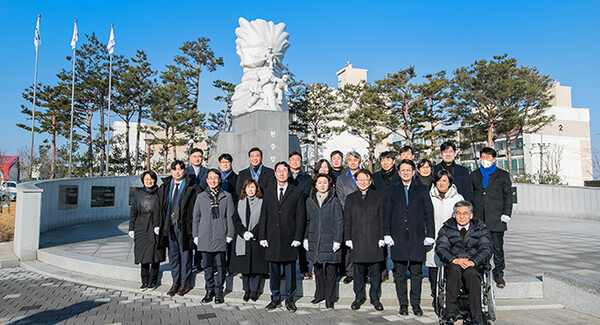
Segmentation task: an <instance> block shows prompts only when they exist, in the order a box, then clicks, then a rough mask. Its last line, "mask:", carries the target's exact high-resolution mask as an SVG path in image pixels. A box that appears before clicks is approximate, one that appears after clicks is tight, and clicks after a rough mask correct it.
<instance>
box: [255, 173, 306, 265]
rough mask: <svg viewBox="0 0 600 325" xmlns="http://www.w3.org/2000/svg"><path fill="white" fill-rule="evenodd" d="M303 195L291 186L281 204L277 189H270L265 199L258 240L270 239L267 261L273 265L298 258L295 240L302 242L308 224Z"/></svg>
mask: <svg viewBox="0 0 600 325" xmlns="http://www.w3.org/2000/svg"><path fill="white" fill-rule="evenodd" d="M304 202H305V200H304V197H303V196H302V192H300V190H299V189H298V188H297V187H295V186H294V185H291V184H288V186H287V189H286V191H285V192H284V194H283V198H282V200H281V202H279V200H277V186H271V187H268V188H267V189H266V190H265V192H264V196H263V204H262V209H261V212H260V222H259V225H260V232H259V237H258V238H259V240H267V241H268V242H269V247H267V248H266V249H265V259H266V260H267V261H270V262H291V261H295V260H296V258H297V257H298V248H294V247H292V246H291V244H292V241H294V240H297V241H299V242H302V240H303V239H304V228H305V225H306V204H305V203H304Z"/></svg>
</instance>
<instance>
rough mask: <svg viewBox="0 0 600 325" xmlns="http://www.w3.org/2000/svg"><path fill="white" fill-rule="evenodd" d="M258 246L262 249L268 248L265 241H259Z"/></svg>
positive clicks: (267, 243)
mask: <svg viewBox="0 0 600 325" xmlns="http://www.w3.org/2000/svg"><path fill="white" fill-rule="evenodd" d="M258 244H259V245H260V246H262V247H264V248H267V247H269V242H267V241H266V240H261V241H260V242H259V243H258Z"/></svg>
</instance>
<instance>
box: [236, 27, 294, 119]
mask: <svg viewBox="0 0 600 325" xmlns="http://www.w3.org/2000/svg"><path fill="white" fill-rule="evenodd" d="M239 24H240V27H238V28H236V30H235V34H236V36H237V39H236V41H235V43H236V53H237V55H238V56H239V57H240V60H241V63H240V66H241V67H242V68H243V69H244V74H243V76H242V82H241V83H240V84H239V85H237V86H236V87H235V93H234V95H233V97H232V101H233V107H232V110H231V113H232V114H233V116H239V115H242V114H245V113H249V112H252V111H256V110H269V111H286V110H288V106H287V101H286V100H285V91H287V80H288V77H287V76H286V75H283V73H282V70H283V65H282V61H283V56H284V54H285V51H286V50H287V49H288V47H289V46H290V42H289V41H288V38H289V34H288V33H287V32H286V31H285V24H284V23H279V24H275V23H273V22H272V21H269V22H267V21H265V20H263V19H257V20H253V21H251V22H249V21H247V20H246V19H244V18H242V17H240V19H239Z"/></svg>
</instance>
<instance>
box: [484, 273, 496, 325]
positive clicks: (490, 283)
mask: <svg viewBox="0 0 600 325" xmlns="http://www.w3.org/2000/svg"><path fill="white" fill-rule="evenodd" d="M481 289H482V290H481V293H482V297H481V298H482V299H481V302H482V305H483V306H482V307H483V317H484V321H485V323H486V324H489V325H493V324H494V322H495V321H496V297H495V295H494V277H493V275H492V271H491V270H486V271H485V273H484V280H483V288H481Z"/></svg>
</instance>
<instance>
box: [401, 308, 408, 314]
mask: <svg viewBox="0 0 600 325" xmlns="http://www.w3.org/2000/svg"><path fill="white" fill-rule="evenodd" d="M400 315H402V316H408V306H400Z"/></svg>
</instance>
